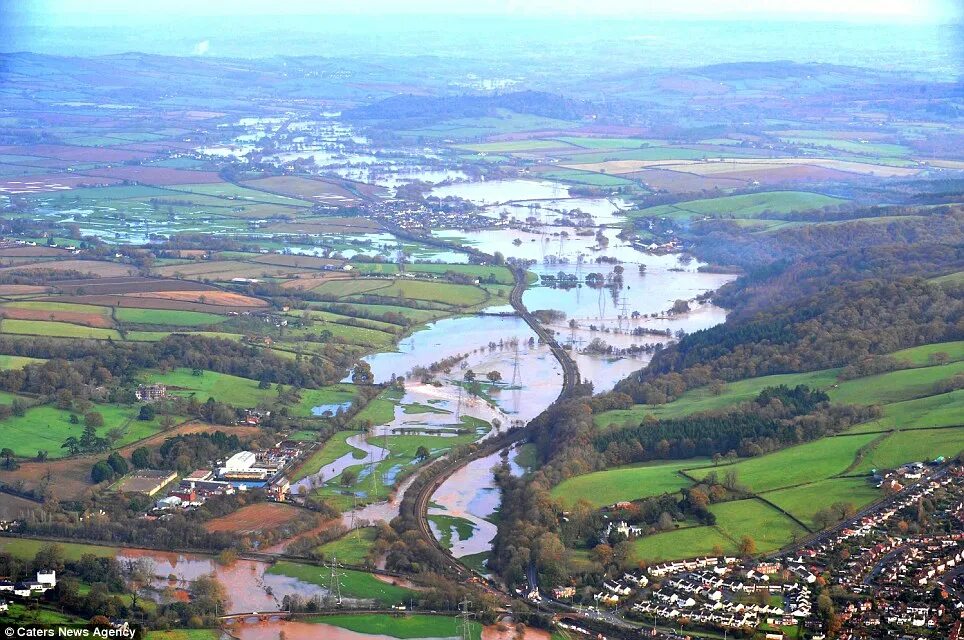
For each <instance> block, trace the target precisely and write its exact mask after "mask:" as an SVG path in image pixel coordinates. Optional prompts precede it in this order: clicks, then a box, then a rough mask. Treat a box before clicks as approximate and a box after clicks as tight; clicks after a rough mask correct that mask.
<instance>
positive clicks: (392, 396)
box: [352, 389, 402, 427]
mask: <svg viewBox="0 0 964 640" xmlns="http://www.w3.org/2000/svg"><path fill="white" fill-rule="evenodd" d="M401 399H402V394H401V393H400V392H399V391H398V390H397V389H386V390H385V391H382V392H381V393H380V394H378V396H376V397H375V398H374V399H373V400H372V401H371V402H369V403H368V404H367V405H365V408H364V409H362V410H361V411H359V412H358V413H357V414H355V417H354V418H352V425H354V426H357V427H361V426H362V425H366V424H368V423H371V424H372V425H374V426H378V425H381V424H388V423H389V422H391V421H392V420H394V419H395V407H397V406H398V403H399V402H400V401H401Z"/></svg>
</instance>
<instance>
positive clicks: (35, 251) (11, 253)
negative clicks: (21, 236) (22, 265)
mask: <svg viewBox="0 0 964 640" xmlns="http://www.w3.org/2000/svg"><path fill="white" fill-rule="evenodd" d="M68 255H70V252H69V251H67V250H66V249H61V248H59V247H44V246H37V247H27V246H21V247H8V248H6V249H0V257H3V258H7V257H18V258H19V257H29V258H36V257H44V258H47V257H57V256H68Z"/></svg>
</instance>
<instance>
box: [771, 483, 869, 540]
mask: <svg viewBox="0 0 964 640" xmlns="http://www.w3.org/2000/svg"><path fill="white" fill-rule="evenodd" d="M762 495H763V498H765V499H766V500H768V501H769V502H772V503H773V504H775V505H777V506H778V507H780V508H781V509H783V510H784V511H786V512H788V513H790V514H792V515H793V516H794V517H795V518H797V519H799V520H801V521H802V522H805V523H806V524H807V526H809V527H811V528H815V525H814V523H813V515H814V514H815V513H817V512H818V511H820V510H821V509H823V508H824V507H827V506H829V505H832V504H834V503H837V502H844V503H846V502H850V503H853V505H854V506H855V507H857V508H858V509H859V508H860V507H863V506H864V505H866V504H869V503H871V502H873V501H874V500H877V499H879V498H880V497H881V496H882V494H881V492H880V490H879V489H877V488H875V487H874V486H873V485H871V484H870V483H869V482H868V480H867V478H831V479H830V480H821V481H820V482H814V483H813V484H809V485H804V486H802V487H794V488H792V489H778V490H776V491H770V492H768V493H764V494H762Z"/></svg>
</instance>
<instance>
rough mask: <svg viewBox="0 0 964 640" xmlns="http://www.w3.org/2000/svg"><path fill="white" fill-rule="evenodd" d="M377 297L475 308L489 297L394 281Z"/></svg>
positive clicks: (460, 288) (454, 287)
mask: <svg viewBox="0 0 964 640" xmlns="http://www.w3.org/2000/svg"><path fill="white" fill-rule="evenodd" d="M316 291H317V289H316ZM378 295H382V296H392V297H395V298H412V299H415V300H427V301H429V302H438V303H441V304H446V305H449V306H452V307H471V306H475V305H477V304H481V303H483V302H485V301H486V300H488V297H489V296H488V294H486V292H485V291H483V290H482V289H480V288H479V287H476V286H471V285H465V284H452V283H449V282H434V281H432V282H429V281H424V280H396V281H395V283H394V284H392V285H390V286H389V287H387V288H385V289H380V290H379V291H378Z"/></svg>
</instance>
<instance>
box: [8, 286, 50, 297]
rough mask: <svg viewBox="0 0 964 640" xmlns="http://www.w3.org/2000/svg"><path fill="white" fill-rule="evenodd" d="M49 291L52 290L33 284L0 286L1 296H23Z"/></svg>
mask: <svg viewBox="0 0 964 640" xmlns="http://www.w3.org/2000/svg"><path fill="white" fill-rule="evenodd" d="M47 291H50V289H48V288H47V287H41V286H38V285H33V284H0V296H22V295H28V294H31V293H46V292H47Z"/></svg>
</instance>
